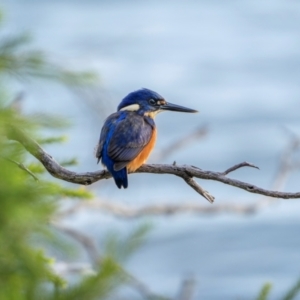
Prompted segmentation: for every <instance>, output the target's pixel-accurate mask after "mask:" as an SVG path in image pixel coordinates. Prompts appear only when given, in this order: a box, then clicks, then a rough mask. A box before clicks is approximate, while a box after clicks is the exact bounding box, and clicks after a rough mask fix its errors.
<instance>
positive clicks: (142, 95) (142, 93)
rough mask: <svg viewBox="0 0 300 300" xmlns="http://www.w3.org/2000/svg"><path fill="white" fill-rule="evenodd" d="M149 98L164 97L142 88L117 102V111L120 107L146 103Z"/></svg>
mask: <svg viewBox="0 0 300 300" xmlns="http://www.w3.org/2000/svg"><path fill="white" fill-rule="evenodd" d="M150 99H154V100H163V99H164V98H163V97H162V96H161V95H159V94H158V93H156V92H154V91H151V90H149V89H145V88H143V89H140V90H137V91H134V92H131V93H129V94H128V95H127V96H126V97H125V98H124V99H123V100H122V101H121V103H120V104H119V106H118V111H119V110H120V109H122V108H123V107H126V106H129V105H132V104H142V103H146V102H147V101H148V100H150Z"/></svg>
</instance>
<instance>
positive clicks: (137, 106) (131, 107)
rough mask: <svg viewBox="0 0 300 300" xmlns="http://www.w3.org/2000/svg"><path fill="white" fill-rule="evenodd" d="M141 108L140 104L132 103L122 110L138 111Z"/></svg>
mask: <svg viewBox="0 0 300 300" xmlns="http://www.w3.org/2000/svg"><path fill="white" fill-rule="evenodd" d="M139 109H140V106H139V105H138V104H131V105H128V106H125V107H123V108H121V109H120V110H129V111H137V110H139Z"/></svg>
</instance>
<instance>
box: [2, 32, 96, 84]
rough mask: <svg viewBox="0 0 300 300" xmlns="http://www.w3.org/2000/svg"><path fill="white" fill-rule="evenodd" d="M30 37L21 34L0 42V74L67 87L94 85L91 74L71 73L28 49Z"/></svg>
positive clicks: (39, 53)
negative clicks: (47, 80)
mask: <svg viewBox="0 0 300 300" xmlns="http://www.w3.org/2000/svg"><path fill="white" fill-rule="evenodd" d="M30 40H31V39H30V36H29V35H27V34H21V35H18V36H9V37H6V38H2V39H1V40H0V74H2V75H4V76H7V75H12V76H14V77H17V78H19V79H25V78H28V76H33V77H38V78H46V79H53V80H57V81H59V82H61V83H64V84H67V85H72V86H76V85H85V84H91V83H94V82H95V80H96V78H97V77H96V75H95V74H94V73H92V72H76V73H75V72H72V71H69V70H65V69H63V68H62V67H60V66H58V65H56V64H54V63H51V62H50V60H49V59H48V58H47V56H46V54H45V53H43V52H42V51H36V50H32V49H30V48H29V46H28V45H29V43H30Z"/></svg>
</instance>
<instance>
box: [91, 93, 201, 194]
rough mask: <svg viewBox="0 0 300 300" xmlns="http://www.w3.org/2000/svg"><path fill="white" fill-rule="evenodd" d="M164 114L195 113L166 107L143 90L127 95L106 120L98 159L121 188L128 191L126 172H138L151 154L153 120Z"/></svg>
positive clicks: (161, 100)
mask: <svg viewBox="0 0 300 300" xmlns="http://www.w3.org/2000/svg"><path fill="white" fill-rule="evenodd" d="M163 110H174V111H184V112H196V111H195V110H192V109H188V108H185V107H182V106H178V105H175V104H171V103H167V102H166V101H165V100H164V98H163V97H162V96H160V95H159V94H157V93H155V92H153V91H151V90H148V89H141V90H137V91H135V92H132V93H130V94H128V95H127V96H126V97H125V98H124V99H123V100H122V101H121V103H120V104H119V106H118V111H117V112H116V113H113V114H112V115H110V116H109V117H108V118H107V119H106V120H105V123H104V125H103V127H102V130H101V134H100V140H99V143H98V147H97V151H96V157H97V158H98V162H99V161H100V159H101V162H102V164H103V165H105V166H106V168H107V169H108V171H109V172H110V173H111V175H112V177H113V178H114V180H115V183H116V185H117V186H118V188H121V187H124V188H127V187H128V178H127V171H128V170H130V171H135V170H136V169H137V168H138V167H139V166H140V165H141V164H143V163H144V161H145V160H146V159H147V157H148V155H149V154H150V152H151V151H152V148H153V146H154V143H155V138H156V129H155V123H154V120H153V118H154V116H155V115H156V114H157V113H158V112H160V111H163ZM154 133H155V134H154Z"/></svg>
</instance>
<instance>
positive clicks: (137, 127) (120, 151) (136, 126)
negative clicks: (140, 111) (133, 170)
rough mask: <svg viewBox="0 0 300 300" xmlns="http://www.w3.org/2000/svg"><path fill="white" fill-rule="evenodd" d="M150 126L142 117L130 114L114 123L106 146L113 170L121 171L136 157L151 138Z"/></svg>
mask: <svg viewBox="0 0 300 300" xmlns="http://www.w3.org/2000/svg"><path fill="white" fill-rule="evenodd" d="M152 131H153V128H152V126H151V125H150V124H149V123H148V122H146V121H145V120H144V118H143V117H141V116H138V115H135V114H130V115H128V114H127V115H126V117H125V118H123V119H121V120H120V119H119V120H118V121H117V122H115V128H114V131H113V134H112V137H111V139H110V141H109V145H108V155H109V157H110V158H111V159H112V160H113V161H114V162H115V164H114V170H115V171H118V170H121V169H123V168H124V167H125V166H126V165H127V164H128V163H130V162H131V161H132V160H133V159H135V158H136V157H137V155H138V154H139V153H140V152H141V151H142V150H143V148H144V147H145V146H146V145H147V144H148V143H149V141H150V139H151V137H152Z"/></svg>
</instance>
